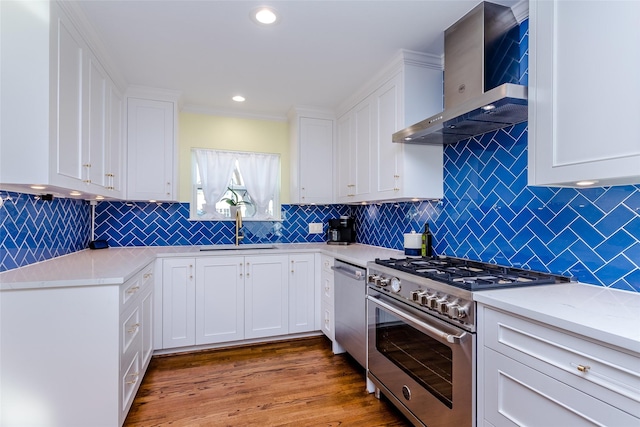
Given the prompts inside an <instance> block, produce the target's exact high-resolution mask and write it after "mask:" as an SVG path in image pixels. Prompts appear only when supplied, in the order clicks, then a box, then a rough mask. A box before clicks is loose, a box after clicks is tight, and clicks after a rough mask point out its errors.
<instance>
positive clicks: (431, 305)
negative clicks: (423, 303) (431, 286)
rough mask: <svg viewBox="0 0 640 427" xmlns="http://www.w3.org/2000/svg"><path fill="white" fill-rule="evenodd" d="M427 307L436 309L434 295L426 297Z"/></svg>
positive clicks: (436, 300)
mask: <svg viewBox="0 0 640 427" xmlns="http://www.w3.org/2000/svg"><path fill="white" fill-rule="evenodd" d="M427 307H429V308H431V309H433V310H435V309H436V307H438V296H437V295H436V294H433V295H430V296H428V297H427Z"/></svg>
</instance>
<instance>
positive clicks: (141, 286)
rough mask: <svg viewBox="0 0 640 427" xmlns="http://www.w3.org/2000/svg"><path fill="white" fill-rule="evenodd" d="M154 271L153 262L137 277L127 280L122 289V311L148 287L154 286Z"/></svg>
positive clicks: (137, 274)
mask: <svg viewBox="0 0 640 427" xmlns="http://www.w3.org/2000/svg"><path fill="white" fill-rule="evenodd" d="M153 270H154V263H153V262H152V263H150V264H148V265H147V266H146V267H145V268H143V269H142V270H140V271H139V272H138V273H136V275H135V276H133V277H132V278H131V279H129V280H127V281H126V282H125V283H124V284H123V285H122V286H121V287H120V301H122V306H121V309H122V310H124V309H126V308H127V304H129V303H130V302H131V301H133V300H134V299H135V298H136V297H137V296H138V295H140V294H141V293H142V291H144V290H145V289H146V288H147V287H149V286H153V279H154V277H153Z"/></svg>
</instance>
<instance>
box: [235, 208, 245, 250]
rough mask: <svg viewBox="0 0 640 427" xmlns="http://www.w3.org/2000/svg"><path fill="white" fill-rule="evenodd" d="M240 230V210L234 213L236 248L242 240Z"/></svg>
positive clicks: (242, 236)
mask: <svg viewBox="0 0 640 427" xmlns="http://www.w3.org/2000/svg"><path fill="white" fill-rule="evenodd" d="M241 228H242V212H241V211H240V209H238V210H237V211H236V246H238V245H239V244H240V240H242V239H244V235H243V234H242V232H241V231H240V229H241Z"/></svg>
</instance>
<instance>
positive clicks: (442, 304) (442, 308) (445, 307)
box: [438, 297, 451, 315]
mask: <svg viewBox="0 0 640 427" xmlns="http://www.w3.org/2000/svg"><path fill="white" fill-rule="evenodd" d="M438 303H439V304H438V311H439V312H440V313H442V314H445V315H446V314H448V313H449V306H450V305H451V303H450V302H449V301H447V298H446V297H444V298H442V299H441V300H440V301H438Z"/></svg>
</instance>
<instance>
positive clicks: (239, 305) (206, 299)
mask: <svg viewBox="0 0 640 427" xmlns="http://www.w3.org/2000/svg"><path fill="white" fill-rule="evenodd" d="M195 298H196V344H212V343H219V342H226V341H237V340H241V339H243V338H244V257H241V256H237V257H211V258H199V259H197V260H196V294H195Z"/></svg>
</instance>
